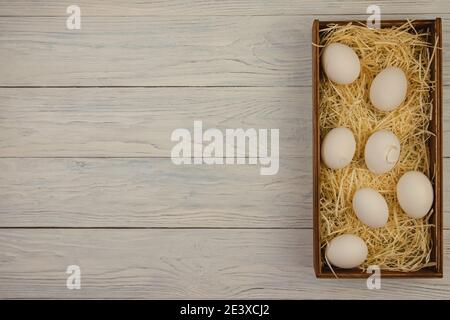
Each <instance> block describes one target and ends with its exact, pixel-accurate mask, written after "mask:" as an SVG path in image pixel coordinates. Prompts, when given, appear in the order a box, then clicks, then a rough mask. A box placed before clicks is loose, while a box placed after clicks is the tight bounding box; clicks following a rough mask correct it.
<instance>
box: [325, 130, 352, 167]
mask: <svg viewBox="0 0 450 320" xmlns="http://www.w3.org/2000/svg"><path fill="white" fill-rule="evenodd" d="M321 149H322V152H321V153H322V161H323V162H324V163H325V165H326V166H327V167H328V168H330V169H341V168H344V167H345V166H347V165H348V164H349V163H350V162H351V161H352V159H353V155H354V154H355V150H356V141H355V137H354V136H353V133H352V132H351V131H350V129H347V128H344V127H339V128H334V129H332V130H331V131H330V132H328V134H327V135H326V136H325V138H324V139H323V141H322V148H321Z"/></svg>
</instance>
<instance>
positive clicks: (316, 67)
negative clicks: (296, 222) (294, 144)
mask: <svg viewBox="0 0 450 320" xmlns="http://www.w3.org/2000/svg"><path fill="white" fill-rule="evenodd" d="M349 22H354V23H358V22H360V23H366V21H361V20H340V21H319V20H317V19H316V20H314V22H313V25H312V44H313V45H312V79H313V85H312V88H313V90H312V95H313V97H312V102H313V106H312V107H313V108H312V109H313V116H312V119H313V126H312V127H313V135H312V136H313V247H314V248H313V250H314V254H313V259H314V271H315V274H316V277H317V278H336V276H337V277H338V278H367V277H368V276H370V274H369V273H365V272H363V271H361V270H359V269H350V270H344V269H339V268H335V269H334V274H333V272H332V271H331V270H329V268H328V267H324V266H323V263H322V252H321V248H320V229H319V228H320V216H319V215H320V211H319V201H320V199H319V197H320V189H319V188H320V161H321V160H320V128H319V123H318V120H319V80H320V59H319V50H320V49H319V47H318V46H315V45H314V44H318V43H319V40H320V35H319V30H320V29H321V28H322V27H324V26H326V25H328V24H331V23H333V24H340V25H341V24H347V23H349ZM405 22H407V20H383V21H381V27H382V28H383V27H390V26H397V25H401V24H404V23H405ZM411 23H412V24H413V25H414V26H418V27H425V26H426V27H429V28H430V29H431V30H432V33H433V35H434V36H438V42H437V46H438V48H442V21H441V18H436V19H426V20H413V21H411ZM432 78H434V80H435V82H436V87H435V90H434V92H433V94H432V97H433V119H432V122H431V123H430V127H432V128H433V129H432V130H431V131H433V132H434V133H435V137H434V138H433V139H432V140H433V141H432V142H431V144H430V157H431V159H432V161H430V162H431V165H432V166H433V170H435V176H434V181H433V184H434V191H435V192H434V204H433V208H434V213H433V218H432V220H433V223H434V224H435V228H434V230H433V234H432V236H433V243H434V258H435V259H434V260H435V261H436V266H433V267H427V268H423V269H421V270H418V271H414V272H394V271H383V270H381V276H382V277H388V278H442V277H443V222H442V220H443V210H442V202H443V201H442V199H443V198H442V189H443V187H442V167H443V166H442V50H437V51H436V54H435V58H434V63H433V68H432ZM433 160H434V161H433Z"/></svg>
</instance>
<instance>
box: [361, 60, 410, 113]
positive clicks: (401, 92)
mask: <svg viewBox="0 0 450 320" xmlns="http://www.w3.org/2000/svg"><path fill="white" fill-rule="evenodd" d="M407 89H408V80H407V79H406V75H405V73H404V72H403V70H402V69H400V68H397V67H387V68H386V69H384V70H383V71H381V72H380V73H379V74H378V75H377V76H376V77H375V79H374V80H373V81H372V84H371V86H370V101H371V102H372V104H373V106H374V107H375V108H377V109H379V110H381V111H392V110H394V109H395V108H397V107H398V106H400V105H401V104H402V103H403V101H405V98H406V91H407Z"/></svg>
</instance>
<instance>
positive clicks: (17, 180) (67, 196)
mask: <svg viewBox="0 0 450 320" xmlns="http://www.w3.org/2000/svg"><path fill="white" fill-rule="evenodd" d="M311 166H312V164H311V160H310V159H309V158H307V159H294V160H286V161H283V160H282V162H281V168H280V171H279V173H278V174H277V175H274V176H261V175H260V172H259V168H258V167H257V166H256V165H234V166H233V165H227V166H219V165H217V166H207V165H201V166H195V165H191V166H176V165H174V164H173V163H172V161H171V160H170V159H157V158H153V159H83V158H79V159H76V158H75V159H36V158H32V159H0V194H1V195H2V198H1V199H2V200H1V203H0V226H1V227H7V226H9V227H17V226H35V227H37V226H40V227H55V226H57V227H93V226H97V227H220V228H225V227H233V228H254V227H267V228H275V227H299V226H308V227H309V226H310V220H311V217H312V216H311V200H310V199H311V193H312V187H311V186H310V185H311V176H310V168H311ZM302 185H304V187H301V186H302Z"/></svg>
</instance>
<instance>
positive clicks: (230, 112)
mask: <svg viewBox="0 0 450 320" xmlns="http://www.w3.org/2000/svg"><path fill="white" fill-rule="evenodd" d="M444 97H445V101H444V106H445V105H449V104H450V87H445V88H444ZM311 105H312V104H311V88H309V87H302V88H280V87H271V88H0V115H1V116H0V157H170V153H171V150H172V148H173V146H175V144H176V142H172V141H171V139H170V136H171V134H172V131H173V130H175V129H177V128H186V129H188V130H190V131H191V132H193V124H194V120H202V121H203V128H204V130H206V129H208V128H218V129H220V130H222V132H225V131H224V130H225V129H227V128H231V129H235V128H244V129H248V128H256V129H261V128H267V129H280V144H279V145H280V157H281V158H282V159H283V158H285V157H289V158H291V157H301V158H303V157H310V156H311V155H312V150H311V141H312V137H311V134H312V128H311V126H312V120H311V115H312V111H311ZM444 129H445V130H444V132H443V135H444V141H450V115H449V114H448V112H444ZM444 155H445V156H450V149H448V148H444Z"/></svg>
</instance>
